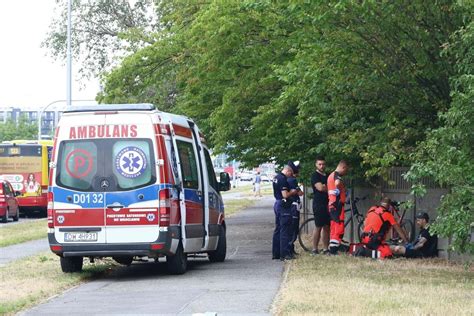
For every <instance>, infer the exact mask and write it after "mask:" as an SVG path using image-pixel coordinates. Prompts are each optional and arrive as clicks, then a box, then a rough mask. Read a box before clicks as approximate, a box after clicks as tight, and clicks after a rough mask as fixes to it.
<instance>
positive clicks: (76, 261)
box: [60, 257, 84, 273]
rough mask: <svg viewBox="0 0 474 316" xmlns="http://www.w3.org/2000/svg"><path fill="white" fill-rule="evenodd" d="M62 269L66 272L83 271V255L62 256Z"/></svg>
mask: <svg viewBox="0 0 474 316" xmlns="http://www.w3.org/2000/svg"><path fill="white" fill-rule="evenodd" d="M60 261H61V270H63V272H64V273H73V272H81V271H82V263H83V261H84V260H83V259H82V257H61V260H60Z"/></svg>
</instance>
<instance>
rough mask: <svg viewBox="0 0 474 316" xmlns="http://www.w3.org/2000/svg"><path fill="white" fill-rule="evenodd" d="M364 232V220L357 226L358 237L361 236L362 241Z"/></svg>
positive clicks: (360, 240)
mask: <svg viewBox="0 0 474 316" xmlns="http://www.w3.org/2000/svg"><path fill="white" fill-rule="evenodd" d="M363 232H364V222H363V221H362V222H360V223H359V225H358V228H357V238H359V242H362V233H363Z"/></svg>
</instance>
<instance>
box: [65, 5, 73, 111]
mask: <svg viewBox="0 0 474 316" xmlns="http://www.w3.org/2000/svg"><path fill="white" fill-rule="evenodd" d="M71 1H72V0H68V1H67V78H66V82H67V83H66V85H67V88H66V90H67V91H66V94H67V97H66V107H70V106H71V72H72V61H71V11H72V10H71Z"/></svg>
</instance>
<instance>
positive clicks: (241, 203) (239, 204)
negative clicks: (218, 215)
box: [224, 199, 255, 217]
mask: <svg viewBox="0 0 474 316" xmlns="http://www.w3.org/2000/svg"><path fill="white" fill-rule="evenodd" d="M254 203H255V200H251V199H232V200H227V201H225V202H224V209H225V216H226V217H228V216H232V215H234V214H236V213H237V212H239V211H241V210H243V209H244V208H246V207H249V206H251V205H253V204H254Z"/></svg>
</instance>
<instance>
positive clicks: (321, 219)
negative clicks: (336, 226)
mask: <svg viewBox="0 0 474 316" xmlns="http://www.w3.org/2000/svg"><path fill="white" fill-rule="evenodd" d="M313 213H314V222H315V223H316V227H323V226H329V224H330V222H331V218H330V217H329V211H328V206H327V205H313Z"/></svg>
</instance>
